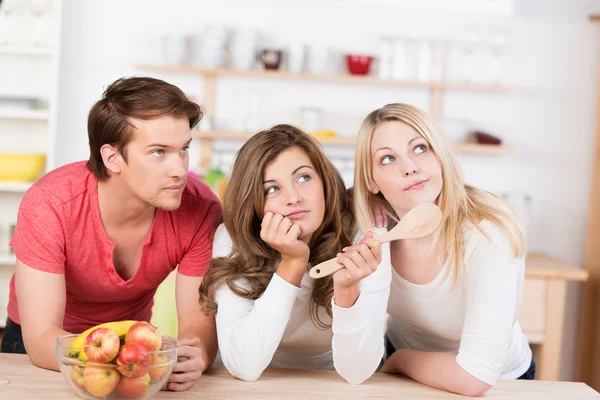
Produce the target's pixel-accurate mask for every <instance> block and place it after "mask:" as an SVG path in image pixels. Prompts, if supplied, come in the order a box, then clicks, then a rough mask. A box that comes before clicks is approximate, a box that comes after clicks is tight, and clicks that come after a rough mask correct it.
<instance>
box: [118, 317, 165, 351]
mask: <svg viewBox="0 0 600 400" xmlns="http://www.w3.org/2000/svg"><path fill="white" fill-rule="evenodd" d="M127 343H139V344H141V345H142V346H144V347H145V348H146V349H148V351H149V352H155V351H159V350H160V346H161V344H162V338H161V336H160V333H159V332H158V329H156V327H155V326H154V325H152V324H151V323H149V322H146V321H138V322H136V323H135V324H133V325H132V326H131V328H129V330H128V331H127V334H126V335H125V344H127Z"/></svg>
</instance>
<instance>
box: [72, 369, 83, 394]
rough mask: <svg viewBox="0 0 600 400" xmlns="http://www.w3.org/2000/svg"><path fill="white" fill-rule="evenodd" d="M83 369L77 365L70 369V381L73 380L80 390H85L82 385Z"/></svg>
mask: <svg viewBox="0 0 600 400" xmlns="http://www.w3.org/2000/svg"><path fill="white" fill-rule="evenodd" d="M83 370H84V368H83V367H80V366H79V365H73V368H71V379H73V383H75V386H77V387H78V388H79V389H81V390H85V385H84V383H83Z"/></svg>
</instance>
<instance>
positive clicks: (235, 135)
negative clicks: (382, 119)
mask: <svg viewBox="0 0 600 400" xmlns="http://www.w3.org/2000/svg"><path fill="white" fill-rule="evenodd" d="M192 136H193V137H195V138H197V139H200V140H203V141H206V140H239V141H245V140H248V139H249V138H250V137H251V136H252V133H244V132H199V131H193V132H192ZM316 139H317V140H319V142H321V143H323V144H327V145H332V146H354V145H355V144H356V138H354V137H331V138H329V137H317V138H316ZM455 149H456V151H458V152H460V153H472V154H488V155H510V154H516V153H517V149H515V148H514V147H507V146H496V145H489V144H477V143H456V145H455Z"/></svg>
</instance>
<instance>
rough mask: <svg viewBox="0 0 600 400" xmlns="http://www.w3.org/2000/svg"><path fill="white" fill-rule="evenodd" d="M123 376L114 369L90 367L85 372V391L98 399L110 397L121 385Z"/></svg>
mask: <svg viewBox="0 0 600 400" xmlns="http://www.w3.org/2000/svg"><path fill="white" fill-rule="evenodd" d="M119 378H121V376H120V375H119V373H118V372H117V371H116V370H115V369H113V368H107V367H103V366H97V367H96V366H93V365H89V364H88V366H87V367H85V369H84V370H83V383H84V385H85V389H86V390H87V391H88V392H89V393H90V394H92V395H94V396H96V397H104V396H108V395H109V394H110V392H112V391H113V390H114V388H115V387H116V386H117V384H118V383H119Z"/></svg>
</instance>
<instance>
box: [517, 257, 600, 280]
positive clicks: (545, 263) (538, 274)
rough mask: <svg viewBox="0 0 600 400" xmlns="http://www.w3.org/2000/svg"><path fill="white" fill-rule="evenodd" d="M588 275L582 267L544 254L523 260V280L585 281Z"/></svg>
mask: <svg viewBox="0 0 600 400" xmlns="http://www.w3.org/2000/svg"><path fill="white" fill-rule="evenodd" d="M588 276H589V273H588V271H587V270H585V269H583V268H582V267H580V266H578V265H575V264H569V263H566V262H563V261H560V260H557V259H555V258H552V257H549V256H547V255H545V254H540V253H532V254H529V255H528V256H527V259H526V260H525V278H529V279H534V278H539V279H560V280H567V281H587V279H588Z"/></svg>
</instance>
